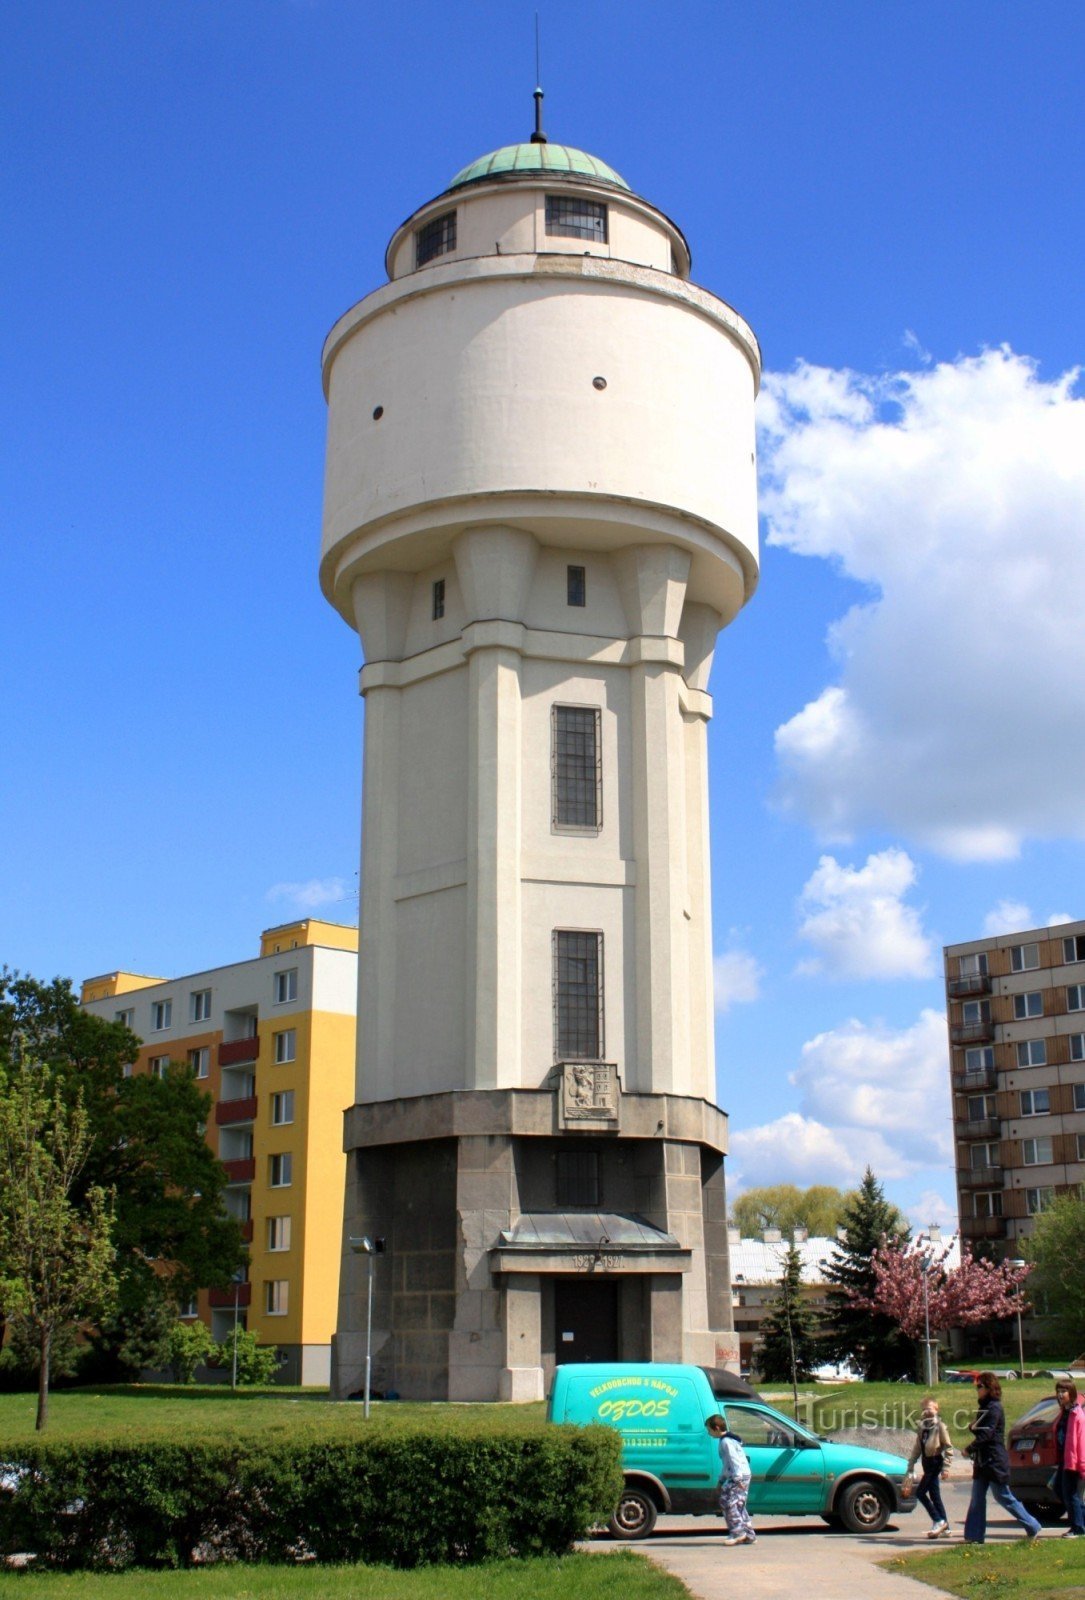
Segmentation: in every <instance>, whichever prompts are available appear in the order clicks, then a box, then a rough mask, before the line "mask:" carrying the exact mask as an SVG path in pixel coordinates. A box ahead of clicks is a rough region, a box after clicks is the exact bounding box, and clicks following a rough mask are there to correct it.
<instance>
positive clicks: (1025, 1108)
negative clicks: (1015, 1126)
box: [1021, 1089, 1051, 1117]
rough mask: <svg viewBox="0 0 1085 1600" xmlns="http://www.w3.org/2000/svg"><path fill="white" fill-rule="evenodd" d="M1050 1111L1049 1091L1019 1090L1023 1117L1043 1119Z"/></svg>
mask: <svg viewBox="0 0 1085 1600" xmlns="http://www.w3.org/2000/svg"><path fill="white" fill-rule="evenodd" d="M1050 1110H1051V1091H1050V1090H1049V1089H1022V1090H1021V1115H1022V1116H1023V1117H1044V1116H1046V1115H1047V1114H1048V1112H1049V1111H1050Z"/></svg>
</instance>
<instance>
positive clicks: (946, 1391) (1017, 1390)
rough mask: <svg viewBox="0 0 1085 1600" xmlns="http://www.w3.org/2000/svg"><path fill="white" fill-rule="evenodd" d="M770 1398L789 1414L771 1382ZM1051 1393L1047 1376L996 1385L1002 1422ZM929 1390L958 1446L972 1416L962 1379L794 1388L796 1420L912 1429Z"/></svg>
mask: <svg viewBox="0 0 1085 1600" xmlns="http://www.w3.org/2000/svg"><path fill="white" fill-rule="evenodd" d="M771 1392H772V1395H773V1397H774V1398H773V1399H772V1401H771V1403H772V1404H773V1405H775V1406H776V1407H777V1408H778V1409H779V1410H780V1411H785V1412H787V1414H788V1415H789V1416H792V1415H795V1414H796V1413H795V1407H794V1405H793V1403H792V1398H791V1393H790V1391H787V1392H786V1393H785V1392H783V1391H782V1390H781V1389H780V1388H779V1387H778V1386H777V1385H773V1386H772V1391H771ZM1054 1392H1055V1383H1054V1379H1052V1378H1023V1379H1017V1380H1016V1381H1014V1382H1010V1383H1004V1384H1003V1385H1002V1403H1003V1406H1004V1408H1005V1411H1006V1423H1007V1426H1009V1424H1010V1423H1012V1422H1015V1421H1016V1420H1017V1418H1018V1417H1019V1416H1021V1415H1022V1413H1023V1412H1025V1411H1027V1410H1028V1409H1029V1407H1030V1406H1034V1405H1035V1404H1036V1402H1037V1400H1042V1399H1044V1398H1045V1397H1046V1396H1048V1395H1052V1394H1054ZM928 1394H933V1395H934V1397H935V1398H936V1400H937V1401H938V1404H939V1407H940V1409H941V1413H942V1417H943V1419H944V1420H945V1423H946V1426H947V1427H948V1428H949V1432H950V1437H951V1438H952V1440H953V1442H954V1444H955V1445H957V1446H958V1447H960V1446H962V1445H965V1444H967V1443H968V1441H969V1439H970V1438H971V1434H970V1433H969V1431H968V1424H969V1422H970V1421H971V1420H972V1418H973V1417H974V1416H975V1415H976V1396H975V1390H974V1389H973V1388H972V1387H971V1386H970V1385H968V1384H964V1383H940V1384H935V1385H934V1386H933V1387H932V1388H930V1389H928V1388H927V1387H926V1385H925V1384H919V1383H845V1384H839V1385H834V1386H832V1387H828V1386H825V1385H821V1384H802V1385H800V1387H799V1409H798V1413H797V1415H798V1419H799V1421H800V1422H803V1423H805V1424H806V1426H807V1427H809V1428H812V1429H813V1430H814V1432H815V1433H835V1432H837V1431H838V1430H839V1429H841V1428H857V1427H864V1426H868V1427H879V1428H914V1427H915V1426H916V1424H917V1422H918V1420H919V1408H920V1405H921V1404H922V1401H923V1399H924V1397H925V1396H926V1395H928Z"/></svg>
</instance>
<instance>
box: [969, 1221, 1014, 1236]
mask: <svg viewBox="0 0 1085 1600" xmlns="http://www.w3.org/2000/svg"><path fill="white" fill-rule="evenodd" d="M961 1237H962V1239H1004V1238H1005V1237H1006V1219H1005V1217H962V1218H961Z"/></svg>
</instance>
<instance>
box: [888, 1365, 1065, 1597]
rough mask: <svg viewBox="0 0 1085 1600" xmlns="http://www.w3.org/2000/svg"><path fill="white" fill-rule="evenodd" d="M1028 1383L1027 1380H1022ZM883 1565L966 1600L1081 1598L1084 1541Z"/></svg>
mask: <svg viewBox="0 0 1085 1600" xmlns="http://www.w3.org/2000/svg"><path fill="white" fill-rule="evenodd" d="M1026 1381H1027V1380H1026ZM882 1565H883V1566H884V1567H885V1568H886V1570H887V1571H889V1572H899V1573H903V1574H904V1575H905V1576H906V1577H909V1578H918V1579H919V1580H920V1582H921V1583H929V1584H931V1585H933V1587H934V1588H936V1589H944V1590H946V1591H948V1593H950V1594H959V1595H963V1596H965V1600H979V1597H980V1596H983V1597H984V1600H1082V1597H1083V1596H1085V1539H1055V1538H1040V1539H1037V1540H1035V1541H1033V1542H1032V1543H1029V1542H1028V1541H1026V1540H1024V1539H1015V1540H1013V1541H1012V1543H1008V1544H1001V1543H999V1544H985V1545H978V1546H976V1547H974V1548H962V1547H961V1546H960V1545H958V1546H957V1547H956V1548H946V1549H941V1550H939V1551H937V1553H932V1554H930V1555H927V1554H926V1552H924V1553H923V1554H921V1555H908V1556H901V1557H899V1558H898V1559H896V1560H894V1561H884V1562H882Z"/></svg>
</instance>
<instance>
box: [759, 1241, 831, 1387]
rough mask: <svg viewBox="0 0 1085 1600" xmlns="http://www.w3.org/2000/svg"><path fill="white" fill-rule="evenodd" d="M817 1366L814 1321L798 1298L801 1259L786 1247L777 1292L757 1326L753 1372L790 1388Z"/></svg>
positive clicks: (797, 1253) (799, 1294)
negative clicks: (755, 1364) (758, 1337)
mask: <svg viewBox="0 0 1085 1600" xmlns="http://www.w3.org/2000/svg"><path fill="white" fill-rule="evenodd" d="M817 1364H818V1340H817V1334H816V1332H815V1318H814V1313H813V1310H812V1309H811V1307H810V1305H809V1303H808V1302H807V1301H805V1300H804V1299H803V1297H802V1257H801V1256H800V1255H799V1252H798V1250H797V1249H796V1248H795V1246H794V1245H790V1246H789V1247H788V1252H787V1255H786V1257H785V1258H784V1270H783V1272H782V1274H781V1276H780V1292H779V1294H778V1295H777V1296H776V1298H775V1299H774V1300H773V1301H772V1303H771V1305H770V1306H769V1314H768V1316H767V1317H766V1318H765V1320H764V1322H763V1323H762V1324H761V1344H760V1347H759V1349H758V1353H757V1370H758V1372H759V1373H760V1375H761V1377H762V1378H763V1379H767V1380H768V1381H770V1382H776V1383H780V1382H783V1383H790V1384H792V1385H794V1384H798V1383H805V1382H806V1381H807V1379H808V1378H809V1377H810V1374H811V1372H812V1371H813V1369H814V1367H816V1366H817Z"/></svg>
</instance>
